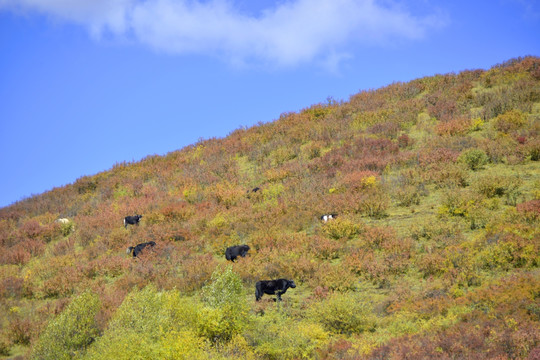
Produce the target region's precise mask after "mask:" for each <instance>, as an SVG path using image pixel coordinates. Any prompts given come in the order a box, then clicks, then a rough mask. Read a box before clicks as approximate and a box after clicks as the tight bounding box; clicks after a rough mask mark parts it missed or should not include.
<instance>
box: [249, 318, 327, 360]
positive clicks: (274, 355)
mask: <svg viewBox="0 0 540 360" xmlns="http://www.w3.org/2000/svg"><path fill="white" fill-rule="evenodd" d="M247 339H248V342H249V343H251V344H252V346H253V347H254V348H255V353H256V354H257V355H259V358H263V359H276V360H277V359H313V358H316V354H317V352H316V351H317V349H320V348H321V347H323V346H324V345H326V344H327V342H328V339H329V335H328V333H327V332H326V331H325V330H324V329H323V328H322V327H321V326H320V325H318V324H314V323H311V322H304V321H298V319H294V318H292V317H289V316H288V315H287V314H286V313H285V312H284V311H283V310H281V309H275V308H274V309H269V310H267V311H266V312H265V314H264V316H260V317H257V318H256V319H255V321H254V324H253V326H252V328H251V329H250V331H249V333H248V334H247Z"/></svg>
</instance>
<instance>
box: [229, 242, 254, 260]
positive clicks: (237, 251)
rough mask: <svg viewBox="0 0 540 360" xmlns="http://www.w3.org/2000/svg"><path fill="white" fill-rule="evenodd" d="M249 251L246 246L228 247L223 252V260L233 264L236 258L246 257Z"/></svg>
mask: <svg viewBox="0 0 540 360" xmlns="http://www.w3.org/2000/svg"><path fill="white" fill-rule="evenodd" d="M248 251H249V246H247V245H236V246H231V247H228V248H227V250H225V258H226V259H227V260H229V261H232V262H234V261H235V260H236V258H237V257H238V256H241V257H246V254H247V252H248Z"/></svg>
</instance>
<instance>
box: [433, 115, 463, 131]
mask: <svg viewBox="0 0 540 360" xmlns="http://www.w3.org/2000/svg"><path fill="white" fill-rule="evenodd" d="M470 127H471V119H469V118H466V117H458V118H454V119H451V120H449V121H444V122H439V123H438V124H437V126H436V127H435V131H436V133H437V134H438V135H441V136H454V135H459V134H466V133H467V132H468V131H469V129H470Z"/></svg>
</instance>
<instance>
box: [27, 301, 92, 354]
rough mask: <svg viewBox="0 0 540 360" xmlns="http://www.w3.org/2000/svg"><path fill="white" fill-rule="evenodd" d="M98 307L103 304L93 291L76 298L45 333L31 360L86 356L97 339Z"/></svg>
mask: <svg viewBox="0 0 540 360" xmlns="http://www.w3.org/2000/svg"><path fill="white" fill-rule="evenodd" d="M99 308H100V301H99V299H98V297H97V296H96V295H95V294H92V293H91V292H85V293H83V294H81V295H79V296H78V297H76V298H75V299H74V300H73V301H72V302H71V304H69V306H68V307H67V308H66V309H65V310H64V311H63V312H62V313H61V314H60V315H59V316H58V317H56V318H54V319H52V320H51V322H50V323H49V325H48V326H47V328H46V329H45V331H43V333H42V334H41V336H40V337H39V340H38V343H37V345H36V346H35V348H34V351H33V353H32V359H39V360H47V359H51V360H62V359H73V358H76V357H79V356H81V355H82V354H84V352H85V351H86V349H87V348H88V346H90V344H91V343H92V342H93V341H94V340H95V338H96V337H97V336H98V332H99V331H98V328H97V324H96V319H95V318H96V314H97V312H98V310H99Z"/></svg>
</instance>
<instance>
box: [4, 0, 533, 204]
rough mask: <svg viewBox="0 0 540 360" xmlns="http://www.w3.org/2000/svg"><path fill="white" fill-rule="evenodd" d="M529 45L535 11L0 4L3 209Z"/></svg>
mask: <svg viewBox="0 0 540 360" xmlns="http://www.w3.org/2000/svg"><path fill="white" fill-rule="evenodd" d="M539 50H540V2H539V1H525V0H491V1H484V0H479V1H471V0H464V1H461V0H458V1H446V0H412V1H401V0H381V1H375V0H280V1H270V0H204V1H202V0H144V1H143V0H92V1H87V0H69V1H68V0H0V169H1V173H2V176H0V189H1V190H0V206H6V205H9V204H11V203H13V202H15V201H18V200H21V199H22V198H25V197H28V196H31V195H32V194H39V193H42V192H44V191H47V190H50V189H52V188H54V187H59V186H63V185H65V184H69V183H72V182H73V181H75V180H76V179H77V178H79V177H81V176H85V175H92V174H96V173H98V172H101V171H104V170H108V169H110V168H111V167H112V166H113V165H114V164H115V163H118V162H123V161H128V162H131V161H138V160H140V159H142V158H144V157H146V156H147V155H153V154H159V155H163V154H166V153H168V152H170V151H174V150H178V149H181V148H183V147H184V146H187V145H190V144H193V143H195V142H197V141H198V140H199V139H201V138H202V139H207V138H212V137H223V136H226V135H227V134H229V133H230V132H232V131H233V130H235V129H237V128H239V127H241V126H252V125H255V124H257V123H258V122H268V121H272V120H274V119H277V118H278V117H279V115H280V114H281V113H283V112H289V111H299V110H301V109H303V108H305V107H309V106H310V105H312V104H316V103H320V102H326V99H327V98H328V97H332V98H334V99H336V100H347V99H348V98H349V96H350V95H353V94H355V93H357V92H359V91H361V90H364V89H372V88H378V87H381V86H384V85H387V84H390V83H392V82H394V81H409V80H412V79H415V78H419V77H424V76H431V75H434V74H443V73H448V72H458V71H461V70H465V69H478V68H482V69H486V68H489V67H491V66H492V65H495V64H497V63H500V62H503V61H505V60H508V59H510V58H513V57H518V56H525V55H536V56H538V55H540V51H539Z"/></svg>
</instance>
